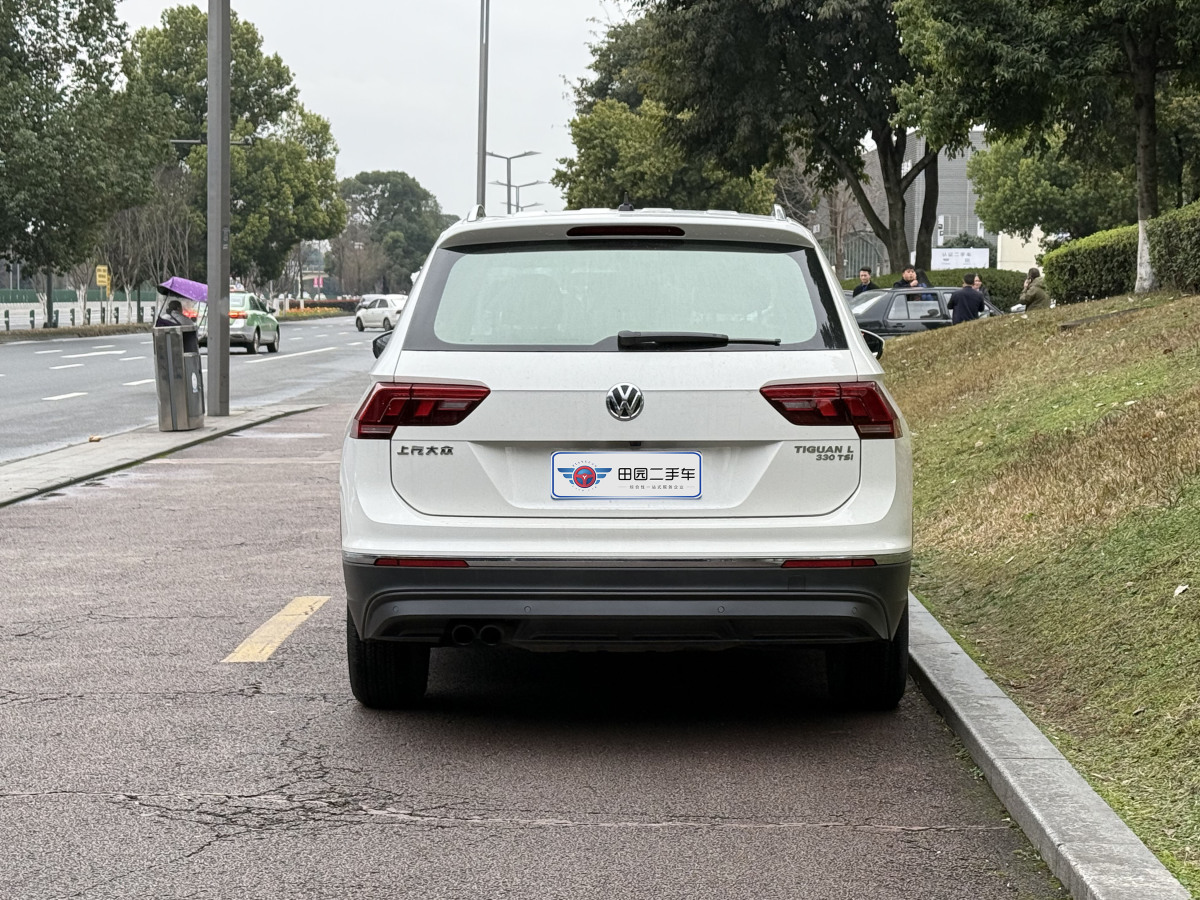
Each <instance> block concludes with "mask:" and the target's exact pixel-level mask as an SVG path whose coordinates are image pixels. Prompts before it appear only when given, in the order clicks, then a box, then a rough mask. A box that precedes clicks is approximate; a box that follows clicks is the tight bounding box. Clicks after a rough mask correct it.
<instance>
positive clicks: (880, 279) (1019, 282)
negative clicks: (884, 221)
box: [842, 269, 1025, 309]
mask: <svg viewBox="0 0 1200 900" xmlns="http://www.w3.org/2000/svg"><path fill="white" fill-rule="evenodd" d="M967 272H975V274H977V275H978V276H979V277H980V278H982V279H983V286H984V287H985V288H987V292H988V296H990V297H991V298H992V302H993V303H995V304H996V305H997V306H999V307H1000V308H1001V309H1008V308H1009V307H1010V306H1012V305H1013V304H1014V303H1017V302H1018V300H1017V298H1018V297H1020V296H1021V287H1022V286H1023V285H1024V284H1025V273H1024V272H1012V271H1010V270H1008V269H935V270H934V271H932V272H926V273H925V274H927V275H928V276H929V283H930V286H931V287H959V286H961V285H962V283H963V276H964V275H965V274H967ZM873 279H874V281H875V283H876V284H877V285H879V286H880V287H891V286H892V285H893V284H895V283H896V282H897V281H899V280H900V275H899V273H891V272H883V273H880V274H879V275H875V276H873ZM842 287H844V288H847V289H850V288H856V287H858V276H857V275H856V276H855V277H854V278H843V279H842Z"/></svg>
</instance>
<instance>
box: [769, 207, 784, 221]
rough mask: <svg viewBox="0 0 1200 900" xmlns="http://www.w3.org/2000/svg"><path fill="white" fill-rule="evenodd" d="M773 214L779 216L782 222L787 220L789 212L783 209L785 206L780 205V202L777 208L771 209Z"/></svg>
mask: <svg viewBox="0 0 1200 900" xmlns="http://www.w3.org/2000/svg"><path fill="white" fill-rule="evenodd" d="M771 215H773V216H774V217H775V218H777V219H778V220H779V221H780V222H786V221H787V213H785V212H784V211H783V207H782V206H780V205H779V204H778V203H776V204H775V208H774V209H772V210H771Z"/></svg>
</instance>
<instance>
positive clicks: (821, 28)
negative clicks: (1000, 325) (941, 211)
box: [639, 0, 967, 270]
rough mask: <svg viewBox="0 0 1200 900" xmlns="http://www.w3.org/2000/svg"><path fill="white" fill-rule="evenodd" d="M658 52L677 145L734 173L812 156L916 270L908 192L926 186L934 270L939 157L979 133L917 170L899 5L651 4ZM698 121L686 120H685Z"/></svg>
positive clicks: (893, 257) (926, 156)
mask: <svg viewBox="0 0 1200 900" xmlns="http://www.w3.org/2000/svg"><path fill="white" fill-rule="evenodd" d="M639 5H640V6H641V7H643V8H644V9H646V10H647V11H648V14H649V16H650V17H651V18H652V19H653V20H654V27H655V29H656V30H657V34H658V38H659V39H658V41H657V42H656V44H655V48H654V51H653V56H652V58H651V68H652V69H653V70H654V72H655V74H656V78H655V80H654V83H653V93H654V96H656V97H657V98H659V99H662V100H663V101H664V102H665V104H666V106H667V108H668V109H669V110H670V111H671V112H673V113H675V114H677V115H676V118H675V119H674V120H673V121H674V123H675V125H676V127H675V129H674V131H675V134H676V136H677V137H678V138H679V139H680V140H681V141H682V142H683V144H684V146H685V147H687V148H688V149H690V150H693V151H705V152H708V153H711V154H713V155H714V156H715V157H716V159H717V161H718V162H720V163H721V164H722V165H725V166H727V167H728V168H729V169H730V170H731V171H732V172H734V173H737V174H745V173H747V172H748V171H749V170H750V169H751V168H752V167H755V166H763V165H766V164H768V163H776V164H779V163H782V162H784V161H785V160H786V158H787V153H788V151H789V150H790V149H792V148H794V147H800V148H801V149H803V150H804V151H805V154H806V159H807V164H808V166H809V171H810V172H812V173H815V174H816V175H817V176H818V178H819V180H820V183H821V184H822V186H825V187H832V186H833V185H834V184H836V183H837V182H839V181H844V182H845V183H846V184H848V185H849V186H850V187H851V189H852V190H853V192H854V196H855V200H856V201H857V203H858V205H859V207H860V209H861V210H862V213H863V215H864V216H865V218H866V220H867V222H868V224H869V225H870V227H871V230H872V231H873V232H874V233H875V235H876V237H878V238H879V240H880V241H881V242H882V243H883V244H884V246H885V247H886V248H887V251H888V256H889V259H890V261H891V265H892V267H893V268H894V269H897V270H899V269H900V268H902V267H903V266H904V265H907V264H908V262H909V245H908V238H907V235H906V233H905V208H906V200H905V193H906V192H907V191H908V189H909V187H911V185H912V183H913V182H914V181H915V180H916V179H917V178H918V177H919V176H920V175H922V174H924V175H925V185H926V193H925V201H924V205H923V207H922V210H921V216H920V220H919V227H918V230H917V248H916V254H917V263H918V265H922V266H923V267H928V265H929V260H930V257H931V253H932V242H933V232H934V227H935V226H936V221H937V215H936V214H937V158H938V153H939V152H940V150H941V149H942V147H943V146H944V145H948V146H950V147H956V146H961V145H963V144H965V141H966V136H967V132H966V130H965V129H963V130H961V131H960V132H958V133H954V134H946V135H944V136H943V137H942V138H941V139H940V140H938V141H929V142H927V144H926V147H925V150H924V152H923V153H921V155H920V156H919V157H917V158H916V159H914V160H909V159H907V158H906V156H907V151H908V150H909V140H910V134H909V126H910V125H912V124H914V122H913V121H912V120H911V117H910V116H909V115H908V114H907V110H905V109H904V108H902V107H901V106H900V104H899V102H898V101H897V99H896V93H895V88H896V86H897V85H899V84H903V83H905V82H907V81H909V80H911V79H912V77H913V68H912V65H911V64H910V62H909V61H908V59H907V58H906V57H905V56H903V55H902V54H901V52H900V48H901V36H900V31H899V28H898V25H897V22H896V18H895V15H894V14H893V11H892V3H891V0H641V2H640V4H639ZM685 114H686V115H685ZM867 139H869V140H870V141H871V143H873V144H874V148H875V152H876V154H877V156H878V159H879V164H880V179H881V181H882V182H883V192H884V198H885V209H884V211H883V213H882V214H881V213H880V212H879V211H877V210H876V208H875V207H874V205H873V204H872V203H871V200H870V197H869V196H868V195H867V192H866V189H865V187H864V184H865V182H866V180H867V177H866V172H865V166H866V161H865V150H864V142H865V141H866V140H867Z"/></svg>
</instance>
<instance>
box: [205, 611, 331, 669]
mask: <svg viewBox="0 0 1200 900" xmlns="http://www.w3.org/2000/svg"><path fill="white" fill-rule="evenodd" d="M328 599H329V598H328V597H297V598H296V599H295V600H293V601H292V602H291V603H289V604H288V605H287V606H285V607H284V608H283V609H281V610H280V611H279V612H277V613H275V615H273V616H271V618H269V619H267V621H265V622H264V623H263V624H262V625H260V626H259V627H258V628H257V629H256V630H255V632H254V634H252V635H250V637H248V638H246V639H245V640H244V641H242V642H241V644H239V645H238V648H237V649H236V650H234V651H233V652H232V653H230V654H229V655H228V656H227V657H225V658H224V659H223V660H221V662H227V663H247V662H266V661H267V660H268V659H270V658H271V654H272V653H274V652H275V651H276V649H278V647H279V645H280V644H282V643H283V642H284V641H285V640H287V637H288V635H289V634H291V633H292V632H293V631H295V630H296V629H297V628H299V627H300V626H301V625H302V624H304V620H305V619H307V618H308V617H309V616H311V615H312V614H313V613H315V612H316V611H317V610H318V609H320V608H321V607H322V606H323V605H324V603H325V601H326V600H328Z"/></svg>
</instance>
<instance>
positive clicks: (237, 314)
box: [229, 309, 246, 319]
mask: <svg viewBox="0 0 1200 900" xmlns="http://www.w3.org/2000/svg"><path fill="white" fill-rule="evenodd" d="M229 318H231V319H244V318H246V314H245V313H244V312H242V311H241V310H240V309H235V310H231V311H230V313H229Z"/></svg>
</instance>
